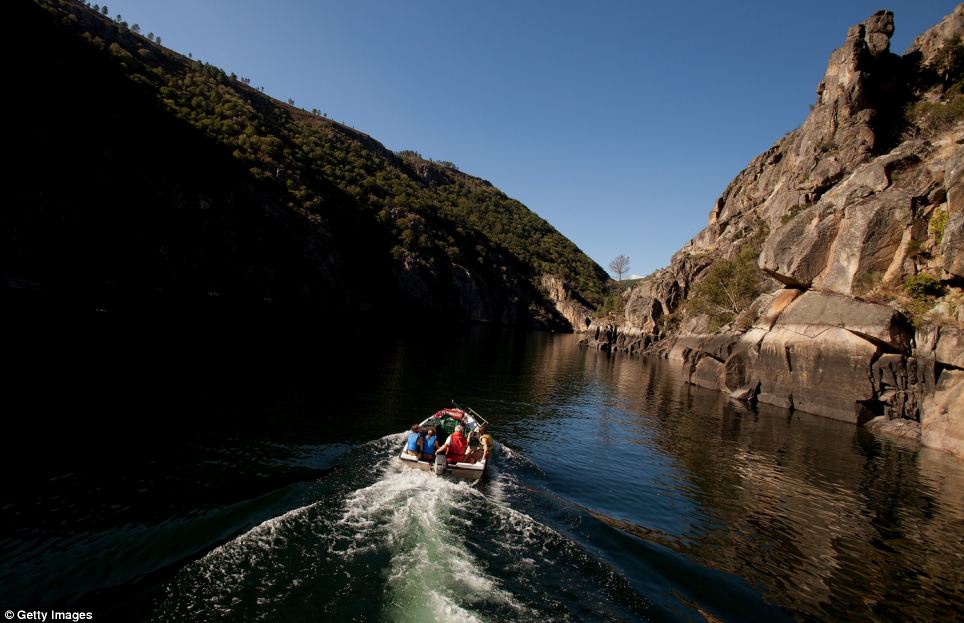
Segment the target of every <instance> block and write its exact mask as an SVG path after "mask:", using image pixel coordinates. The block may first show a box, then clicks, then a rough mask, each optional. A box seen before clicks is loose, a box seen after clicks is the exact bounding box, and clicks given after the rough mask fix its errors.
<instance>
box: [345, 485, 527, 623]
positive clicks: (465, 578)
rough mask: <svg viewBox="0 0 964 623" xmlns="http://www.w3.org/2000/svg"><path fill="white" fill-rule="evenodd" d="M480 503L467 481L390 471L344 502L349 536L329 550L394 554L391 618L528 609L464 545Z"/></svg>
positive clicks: (470, 616)
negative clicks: (487, 609)
mask: <svg viewBox="0 0 964 623" xmlns="http://www.w3.org/2000/svg"><path fill="white" fill-rule="evenodd" d="M483 503H485V498H484V496H482V495H481V494H480V493H479V492H478V491H476V490H475V489H474V488H472V487H470V486H468V485H467V484H465V483H458V484H457V483H453V482H451V481H448V480H446V479H444V478H438V477H437V476H435V475H434V474H431V473H429V472H422V471H419V470H414V469H410V468H405V467H398V468H396V469H389V470H387V473H386V474H385V475H384V476H383V477H382V478H381V479H380V480H378V481H377V482H375V483H374V484H372V485H371V486H369V487H366V488H364V489H359V490H357V491H355V492H353V493H352V494H351V495H350V496H349V497H348V498H347V499H346V500H345V511H344V514H343V516H342V517H341V519H340V520H339V522H338V523H339V524H340V525H341V526H343V527H345V528H348V530H349V532H350V534H349V535H346V536H345V539H344V540H341V541H339V542H336V543H334V544H333V548H332V550H330V551H331V553H333V554H335V553H340V554H341V555H344V556H347V557H352V556H356V555H358V554H360V553H362V552H367V551H369V550H371V549H384V550H385V551H388V552H390V555H391V561H390V564H389V569H388V583H387V587H386V588H387V591H388V592H389V594H390V596H391V597H390V599H389V603H390V606H389V607H388V610H389V612H388V613H387V614H388V616H389V617H390V618H392V619H394V620H399V621H451V620H453V617H455V618H456V619H455V620H460V621H476V620H480V619H479V618H478V615H477V613H474V612H473V611H472V607H473V606H475V605H479V604H483V603H484V604H489V605H493V604H496V605H501V606H504V607H509V608H511V609H513V610H517V611H523V610H524V609H525V608H524V607H523V606H522V605H521V604H519V603H518V602H517V601H516V600H515V599H514V598H513V596H512V594H511V593H510V592H508V591H506V590H505V589H504V588H503V587H502V586H501V585H500V583H499V581H498V580H497V579H496V578H494V577H492V576H491V575H489V574H488V573H486V571H485V568H484V565H483V564H482V563H481V562H480V561H479V560H477V559H476V558H475V557H474V556H473V555H472V554H471V552H470V551H469V549H468V548H467V547H466V545H465V539H467V538H471V537H472V535H473V534H474V529H475V527H476V526H474V525H473V524H474V521H473V516H477V514H478V513H477V512H473V506H475V505H479V504H483ZM346 541H347V542H346ZM338 550H341V551H340V552H339V551H338Z"/></svg>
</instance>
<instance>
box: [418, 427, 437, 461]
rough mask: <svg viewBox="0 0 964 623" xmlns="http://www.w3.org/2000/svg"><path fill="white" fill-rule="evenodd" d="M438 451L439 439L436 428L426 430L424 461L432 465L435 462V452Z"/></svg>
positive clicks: (423, 447) (423, 450)
mask: <svg viewBox="0 0 964 623" xmlns="http://www.w3.org/2000/svg"><path fill="white" fill-rule="evenodd" d="M437 449H438V437H437V436H436V434H435V429H434V428H431V427H429V428H427V429H425V437H424V438H422V460H423V461H428V462H429V463H431V462H432V461H434V460H435V451H436V450H437Z"/></svg>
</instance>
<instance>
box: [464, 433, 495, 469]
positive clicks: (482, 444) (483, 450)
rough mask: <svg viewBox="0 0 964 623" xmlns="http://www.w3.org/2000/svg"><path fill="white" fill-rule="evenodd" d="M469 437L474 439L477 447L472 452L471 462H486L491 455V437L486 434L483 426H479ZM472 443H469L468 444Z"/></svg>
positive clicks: (492, 441)
mask: <svg viewBox="0 0 964 623" xmlns="http://www.w3.org/2000/svg"><path fill="white" fill-rule="evenodd" d="M469 436H470V437H474V438H475V440H477V442H478V443H477V444H475V445H476V446H477V447H476V448H475V449H474V450H473V451H472V462H473V463H477V462H478V461H480V460H482V461H487V460H488V459H489V455H490V454H492V445H493V444H494V443H495V441H494V440H493V439H492V435H490V434H489V433H487V432H486V430H485V426H480V427H478V428H477V429H475V430H474V431H473V432H471V433H469ZM471 443H472V442H471V441H470V444H471Z"/></svg>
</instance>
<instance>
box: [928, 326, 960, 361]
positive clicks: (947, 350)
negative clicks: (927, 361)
mask: <svg viewBox="0 0 964 623" xmlns="http://www.w3.org/2000/svg"><path fill="white" fill-rule="evenodd" d="M934 357H935V359H936V360H937V363H939V364H941V365H943V366H952V367H955V368H964V330H962V329H961V328H959V327H941V328H940V330H939V334H938V338H937V347H936V348H935V349H934Z"/></svg>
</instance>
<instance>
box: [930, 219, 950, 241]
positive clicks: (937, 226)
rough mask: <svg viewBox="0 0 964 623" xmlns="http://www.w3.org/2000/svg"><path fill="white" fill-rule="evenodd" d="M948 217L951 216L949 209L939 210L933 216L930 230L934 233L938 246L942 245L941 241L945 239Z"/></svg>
mask: <svg viewBox="0 0 964 623" xmlns="http://www.w3.org/2000/svg"><path fill="white" fill-rule="evenodd" d="M948 218H950V214H949V213H948V212H947V210H937V211H935V212H934V214H933V215H932V216H931V222H930V230H931V233H932V234H934V240H935V241H936V242H937V246H941V242H943V241H944V229H945V228H946V227H947V219H948Z"/></svg>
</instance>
